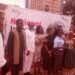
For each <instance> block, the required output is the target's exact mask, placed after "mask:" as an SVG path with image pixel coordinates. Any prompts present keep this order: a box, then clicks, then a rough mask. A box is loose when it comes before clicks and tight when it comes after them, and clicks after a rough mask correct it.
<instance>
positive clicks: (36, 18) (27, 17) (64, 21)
mask: <svg viewBox="0 0 75 75" xmlns="http://www.w3.org/2000/svg"><path fill="white" fill-rule="evenodd" d="M18 18H21V19H23V23H24V26H25V25H27V24H28V23H32V24H33V25H34V26H37V25H42V26H43V28H44V31H46V29H47V27H48V26H55V25H57V24H60V25H62V27H63V29H64V31H65V32H68V31H69V29H70V25H71V17H70V16H64V15H60V14H55V13H48V12H43V11H37V10H31V9H26V8H25V9H23V8H19V7H17V6H11V5H8V6H7V9H6V11H5V29H6V33H5V34H6V36H8V33H9V31H10V29H11V26H12V27H16V19H18Z"/></svg>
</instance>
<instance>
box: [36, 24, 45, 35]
mask: <svg viewBox="0 0 75 75" xmlns="http://www.w3.org/2000/svg"><path fill="white" fill-rule="evenodd" d="M40 29H41V31H40ZM43 33H44V30H43V27H42V26H41V25H39V26H37V27H36V34H43Z"/></svg>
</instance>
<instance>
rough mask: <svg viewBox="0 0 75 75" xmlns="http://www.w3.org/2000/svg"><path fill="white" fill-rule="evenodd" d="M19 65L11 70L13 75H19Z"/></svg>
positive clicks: (15, 65)
mask: <svg viewBox="0 0 75 75" xmlns="http://www.w3.org/2000/svg"><path fill="white" fill-rule="evenodd" d="M19 70H20V69H19V65H18V64H14V65H13V66H12V69H11V75H19Z"/></svg>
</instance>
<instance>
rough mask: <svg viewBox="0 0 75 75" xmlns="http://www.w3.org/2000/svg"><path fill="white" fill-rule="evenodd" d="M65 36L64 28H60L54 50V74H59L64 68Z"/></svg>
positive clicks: (55, 39)
mask: <svg viewBox="0 0 75 75" xmlns="http://www.w3.org/2000/svg"><path fill="white" fill-rule="evenodd" d="M64 42H65V41H64V38H63V36H62V30H59V31H58V33H57V35H56V37H55V38H54V46H53V48H54V50H53V70H54V75H58V73H59V71H60V70H61V69H62V63H63V54H64Z"/></svg>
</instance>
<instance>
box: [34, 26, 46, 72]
mask: <svg viewBox="0 0 75 75" xmlns="http://www.w3.org/2000/svg"><path fill="white" fill-rule="evenodd" d="M44 37H45V35H44V30H43V27H42V26H37V27H36V38H35V46H36V50H35V54H34V70H35V71H34V72H35V73H39V72H40V67H41V48H42V45H43V41H44V40H43V39H44Z"/></svg>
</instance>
